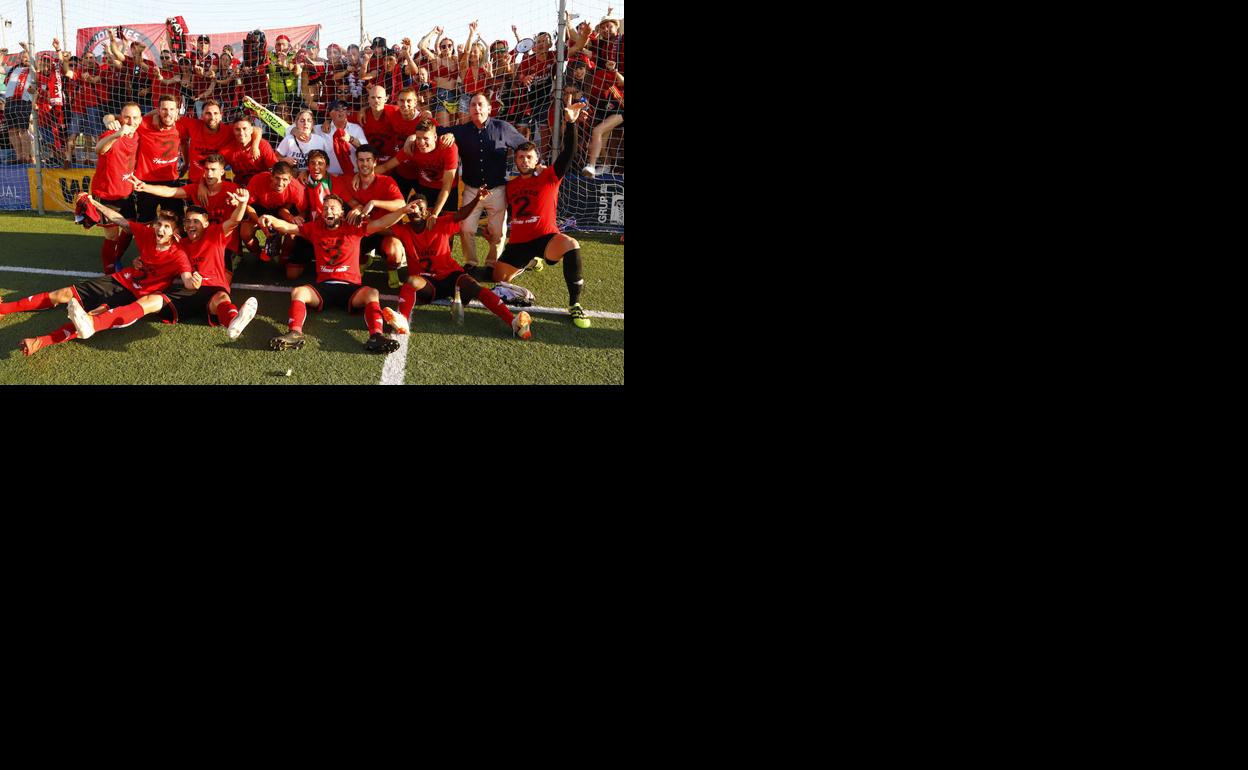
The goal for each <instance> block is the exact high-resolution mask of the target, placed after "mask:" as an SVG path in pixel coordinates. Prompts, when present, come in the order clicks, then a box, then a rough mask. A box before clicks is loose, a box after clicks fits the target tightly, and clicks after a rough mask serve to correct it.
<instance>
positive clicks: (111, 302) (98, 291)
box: [70, 276, 138, 313]
mask: <svg viewBox="0 0 1248 770" xmlns="http://www.w3.org/2000/svg"><path fill="white" fill-rule="evenodd" d="M70 289H72V290H73V292H74V296H75V297H77V298H78V304H80V305H82V309H83V310H86V311H87V312H88V313H89V312H91V311H92V310H95V309H96V308H97V307H99V306H100V305H108V306H109V307H110V308H117V307H121V306H122V305H129V304H130V303H131V302H135V301H137V300H138V297H136V296H134V292H132V291H130V290H129V289H127V288H126V287H125V286H122V285H121V284H120V283H118V282H117V280H116V279H115V278H111V277H108V276H105V277H103V278H92V279H90V280H87V281H78V282H77V283H75V284H73V285H72V286H71V287H70Z"/></svg>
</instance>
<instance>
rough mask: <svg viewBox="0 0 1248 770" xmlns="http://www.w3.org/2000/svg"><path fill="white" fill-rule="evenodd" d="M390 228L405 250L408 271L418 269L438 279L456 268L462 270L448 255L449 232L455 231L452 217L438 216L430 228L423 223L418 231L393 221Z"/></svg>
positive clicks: (451, 272)
mask: <svg viewBox="0 0 1248 770" xmlns="http://www.w3.org/2000/svg"><path fill="white" fill-rule="evenodd" d="M391 232H393V233H394V236H395V237H396V238H398V239H399V242H400V243H402V244H403V250H404V251H405V252H406V253H407V264H408V268H407V269H408V271H409V275H415V274H417V273H419V274H420V275H424V276H432V277H433V280H435V281H441V280H442V279H444V278H446V277H448V276H450V275H451V274H453V273H455V272H457V271H458V272H462V271H463V268H462V267H460V265H459V263H458V262H456V261H455V258H454V257H452V256H451V236H452V235H454V234H456V233H458V232H459V222H456V221H455V217H453V216H450V215H447V216H440V217H438V224H437V226H436V227H434V228H433V229H432V230H430V229H428V227H426V228H425V229H424V230H423V231H422V232H419V233H418V232H416V231H415V230H413V229H412V226H411V225H408V224H397V225H395V226H394V227H393V228H391Z"/></svg>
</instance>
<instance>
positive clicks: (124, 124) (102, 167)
mask: <svg viewBox="0 0 1248 770" xmlns="http://www.w3.org/2000/svg"><path fill="white" fill-rule="evenodd" d="M112 117H113V116H112V115H109V116H107V117H106V118H105V123H112V124H113V125H116V126H117V128H116V129H114V130H109V131H106V132H105V133H104V134H103V135H102V136H100V140H99V141H98V142H96V144H95V152H96V162H95V174H94V176H92V177H91V194H92V195H94V196H95V197H96V198H97V199H99V200H102V201H105V202H106V203H107V204H108V205H109V206H111V207H112V208H115V209H119V210H120V211H121V214H122V216H123V217H125V218H126V219H137V218H138V216H139V214H138V209H137V208H136V207H135V206H136V202H135V197H134V187H132V186H131V184H130V181H129V179H127V177H129V176H130V175H131V174H132V172H133V171H134V162H135V157H136V156H137V155H138V152H139V138H138V130H139V123H141V122H142V121H143V108H142V107H140V106H139V105H138V104H135V103H134V102H130V103H128V104H127V105H126V106H125V107H122V108H121V121H120V122H117V121H115V120H112ZM130 240H131V235H130V231H129V230H123V229H121V228H119V227H116V226H114V225H105V227H104V243H102V244H100V263H101V265H102V268H103V271H104V272H105V273H110V272H116V271H117V270H120V269H121V255H122V254H123V253H124V252H125V250H126V248H127V247H128V246H129V245H130Z"/></svg>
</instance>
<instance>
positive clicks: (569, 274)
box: [494, 103, 590, 329]
mask: <svg viewBox="0 0 1248 770" xmlns="http://www.w3.org/2000/svg"><path fill="white" fill-rule="evenodd" d="M583 108H584V104H579V103H578V104H573V105H570V106H568V105H565V106H564V108H563V115H564V117H565V118H567V127H566V128H565V129H564V131H563V145H562V146H563V149H562V150H561V151H560V152H559V157H558V158H556V159H555V164H554V166H539V165H538V164H537V146H536V145H535V144H533V143H532V142H525V143H524V144H522V145H520V146H519V147H517V148H516V155H515V159H516V170H517V171H519V172H520V176H518V177H516V178H515V179H512V180H510V181H508V182H507V207H508V208H509V209H511V233H510V235H508V238H507V247H506V249H504V251H503V253H502V254H501V255H500V256H499V258H498V261H497V262H495V263H494V280H495V281H510V280H512V279H513V278H514V277H515V276H516V274H517V273H519V272H520V271H521V270H523V269H524V268H525V267H526V266H527V265H528V264H529V262H530V261H531V260H534V259H536V260H542V259H545V260H546V262H547V263H548V264H551V265H553V264H555V263H557V262H563V280H564V282H565V283H566V284H567V286H568V305H569V307H568V314H569V315H570V316H572V323H574V324H576V325H577V326H578V327H580V328H582V329H588V328H589V325H590V321H589V317H588V316H586V315H585V310H584V308H582V307H581V303H580V299H581V289H582V288H584V286H585V279H584V278H583V277H582V275H581V244H580V243H579V242H578V241H577V240H576V239H575V238H571V237H569V236H567V235H564V234H563V233H561V232H559V228H558V226H557V225H556V224H555V208H556V204H557V202H558V200H559V185H560V183H561V182H562V181H563V177H564V175H565V174H567V173H568V168H569V167H570V166H571V165H572V158H573V157H575V156H576V136H577V129H576V120H577V118H579V117H580V116H581V110H582V109H583ZM535 264H536V265H537V266H538V267H539V269H540V267H541V265H540V262H538V263H535Z"/></svg>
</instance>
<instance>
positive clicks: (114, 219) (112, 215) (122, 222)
mask: <svg viewBox="0 0 1248 770" xmlns="http://www.w3.org/2000/svg"><path fill="white" fill-rule="evenodd" d="M91 203H92V204H93V205H94V206H95V207H96V208H97V209H99V210H100V213H101V214H103V215H104V218H105V219H107V220H108V223H109V224H110V225H117V226H118V227H120V228H121V229H122V230H125V231H126V232H130V223H129V222H127V221H126V218H125V217H123V216H122V215H121V212H120V211H117V210H116V209H111V208H109V207H108V206H105V205H104V204H103V203H100V202H99V201H98V200H96V199H95V197H94V196H92V197H91Z"/></svg>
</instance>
